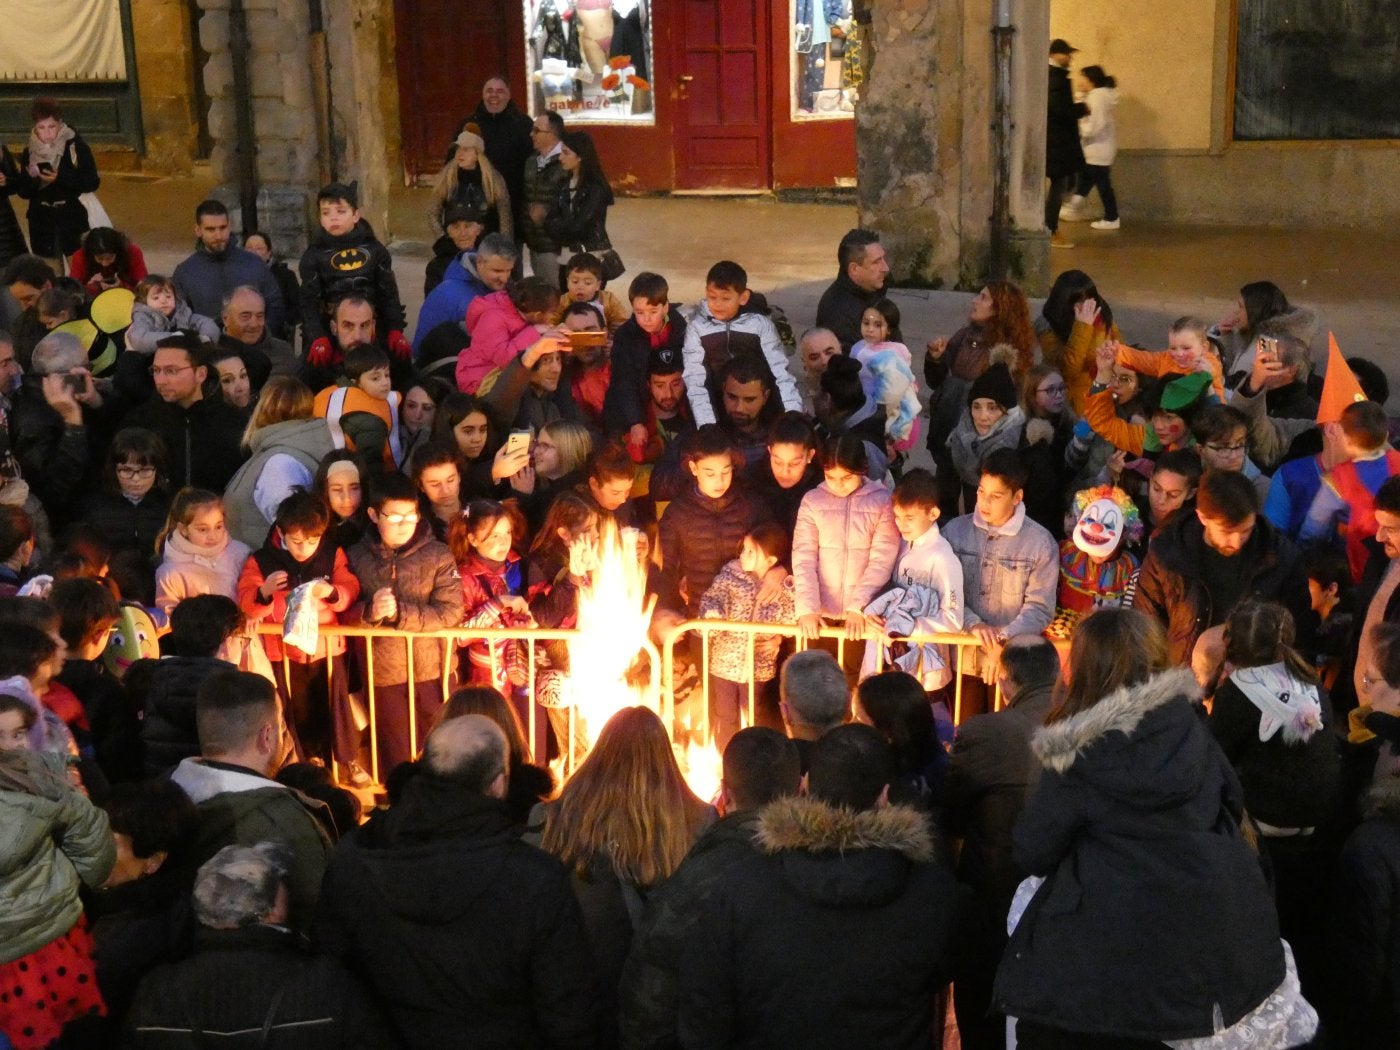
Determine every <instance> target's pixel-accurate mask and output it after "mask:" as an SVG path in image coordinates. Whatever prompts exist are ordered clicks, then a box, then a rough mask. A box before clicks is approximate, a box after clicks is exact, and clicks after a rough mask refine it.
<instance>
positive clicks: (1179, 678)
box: [996, 669, 1284, 1040]
mask: <svg viewBox="0 0 1400 1050" xmlns="http://www.w3.org/2000/svg"><path fill="white" fill-rule="evenodd" d="M1199 696H1200V690H1199V688H1198V687H1197V685H1196V682H1195V679H1194V678H1193V677H1192V675H1191V672H1190V671H1185V670H1179V669H1178V670H1172V671H1167V672H1164V673H1162V674H1159V675H1157V676H1156V677H1154V678H1151V679H1149V680H1148V681H1147V682H1145V683H1143V684H1141V685H1137V686H1133V687H1131V688H1127V689H1120V690H1117V691H1116V692H1113V693H1110V694H1109V695H1108V696H1106V697H1105V698H1104V699H1102V700H1100V701H1099V702H1098V703H1097V704H1095V705H1094V706H1093V707H1091V708H1089V709H1087V710H1085V711H1081V712H1079V713H1078V714H1076V715H1073V716H1071V717H1069V718H1067V719H1064V720H1063V721H1060V722H1057V723H1055V724H1053V725H1050V726H1047V727H1045V728H1044V729H1041V730H1040V731H1039V732H1038V733H1037V734H1036V736H1035V740H1034V747H1035V751H1036V754H1037V756H1038V757H1039V758H1040V762H1041V765H1042V766H1043V767H1044V768H1043V772H1042V774H1041V777H1040V782H1039V784H1038V785H1037V787H1036V790H1035V792H1034V793H1033V794H1032V795H1031V798H1030V801H1029V802H1028V803H1027V804H1026V808H1025V810H1024V812H1023V813H1022V814H1021V819H1020V820H1019V821H1018V822H1017V824H1016V830H1015V834H1014V839H1015V857H1016V862H1017V863H1018V864H1019V865H1020V866H1021V867H1022V869H1023V870H1025V871H1027V872H1030V873H1031V874H1032V875H1040V876H1044V877H1045V880H1046V881H1045V883H1044V884H1043V885H1042V886H1041V887H1040V889H1039V891H1038V892H1037V893H1036V895H1035V897H1034V899H1033V900H1031V902H1030V904H1029V905H1028V906H1027V908H1026V911H1025V913H1024V915H1022V917H1021V919H1020V922H1019V923H1018V925H1017V927H1016V930H1015V932H1014V933H1012V935H1011V941H1010V943H1009V944H1008V945H1007V948H1006V952H1005V953H1004V954H1003V956H1002V962H1001V968H1000V970H999V971H998V973H997V981H996V1003H997V1009H998V1010H1000V1011H1001V1012H1003V1013H1006V1014H1011V1015H1014V1016H1016V1017H1018V1018H1024V1019H1026V1020H1030V1021H1035V1022H1038V1023H1040V1024H1045V1025H1051V1026H1054V1027H1056V1028H1061V1029H1064V1030H1066V1031H1069V1032H1080V1033H1088V1034H1093V1035H1101V1036H1107V1037H1117V1038H1127V1039H1142V1040H1157V1039H1160V1040H1168V1039H1189V1038H1199V1037H1203V1036H1209V1035H1212V1034H1213V1033H1214V1031H1215V1021H1214V1018H1215V1015H1216V1012H1217V1010H1218V1011H1219V1013H1220V1015H1221V1016H1222V1017H1223V1020H1224V1023H1225V1024H1226V1025H1227V1026H1228V1025H1232V1024H1234V1023H1235V1022H1236V1021H1238V1020H1239V1019H1240V1018H1241V1017H1243V1016H1244V1015H1245V1014H1246V1013H1248V1012H1249V1011H1250V1010H1252V1009H1254V1008H1255V1007H1256V1006H1258V1005H1259V1004H1260V1003H1261V1002H1263V1001H1264V999H1265V998H1266V997H1267V996H1268V995H1269V994H1270V993H1272V992H1273V991H1274V989H1275V988H1277V987H1278V986H1279V984H1280V983H1281V982H1282V981H1283V976H1284V960H1283V946H1282V942H1281V941H1280V940H1279V929H1278V917H1277V915H1276V913H1275V911H1274V904H1273V900H1272V899H1271V897H1270V895H1269V889H1268V886H1267V885H1266V884H1265V882H1264V876H1263V873H1262V871H1261V869H1260V866H1259V859H1258V857H1257V856H1256V855H1255V854H1254V852H1253V851H1252V850H1251V849H1250V848H1249V846H1248V845H1246V844H1245V842H1244V839H1243V838H1242V837H1241V834H1240V828H1239V821H1240V819H1241V817H1242V815H1243V813H1244V794H1243V792H1242V791H1241V789H1240V783H1239V780H1237V779H1236V777H1235V773H1234V770H1232V769H1231V768H1230V764H1229V763H1228V762H1227V761H1226V760H1225V756H1224V755H1223V754H1222V753H1221V751H1220V748H1218V747H1217V746H1216V745H1215V742H1214V741H1213V740H1212V739H1211V737H1210V731H1209V730H1208V729H1207V728H1206V727H1205V725H1204V724H1203V723H1202V722H1201V719H1200V717H1199V716H1198V715H1197V714H1196V712H1195V710H1194V709H1193V706H1192V700H1193V699H1196V698H1198V697H1199ZM1145 936H1146V937H1147V941H1144V937H1145Z"/></svg>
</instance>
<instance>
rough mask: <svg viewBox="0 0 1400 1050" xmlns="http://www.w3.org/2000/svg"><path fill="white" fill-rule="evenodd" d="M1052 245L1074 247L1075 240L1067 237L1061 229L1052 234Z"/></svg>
mask: <svg viewBox="0 0 1400 1050" xmlns="http://www.w3.org/2000/svg"><path fill="white" fill-rule="evenodd" d="M1050 247H1052V248H1073V247H1074V242H1073V241H1072V240H1070V239H1069V238H1068V237H1066V236H1065V235H1064V234H1063V233H1061V232H1060V231H1059V230H1056V231H1055V232H1054V233H1052V234H1051V235H1050Z"/></svg>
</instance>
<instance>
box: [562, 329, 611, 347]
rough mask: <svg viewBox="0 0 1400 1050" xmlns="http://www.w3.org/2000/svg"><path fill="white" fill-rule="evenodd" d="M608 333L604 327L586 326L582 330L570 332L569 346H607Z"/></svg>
mask: <svg viewBox="0 0 1400 1050" xmlns="http://www.w3.org/2000/svg"><path fill="white" fill-rule="evenodd" d="M607 345H608V333H607V331H606V330H605V329H602V328H585V329H584V330H583V331H581V332H570V333H569V348H570V349H572V350H584V349H587V348H589V347H594V346H607Z"/></svg>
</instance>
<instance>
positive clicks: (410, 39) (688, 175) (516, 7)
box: [394, 0, 861, 191]
mask: <svg viewBox="0 0 1400 1050" xmlns="http://www.w3.org/2000/svg"><path fill="white" fill-rule="evenodd" d="M850 10H851V5H850V0H726V2H725V3H724V4H723V5H721V4H720V3H719V2H718V0H395V4H394V13H395V31H396V55H397V65H398V69H397V75H398V83H399V102H400V112H401V124H402V132H403V153H404V164H405V168H406V169H407V171H408V173H409V174H410V175H420V174H427V173H430V172H435V171H436V170H437V169H438V168H439V167H440V166H441V164H442V162H443V157H444V156H445V155H446V153H447V148H448V144H449V142H450V140H451V137H452V133H453V132H454V131H455V130H456V128H457V126H458V124H459V123H460V122H461V120H462V118H463V117H464V116H465V115H466V114H467V113H469V112H471V110H473V109H474V108H475V107H476V104H477V103H478V102H479V101H480V90H481V85H482V83H483V81H485V79H486V78H487V77H488V76H491V75H493V74H496V73H498V72H499V71H501V70H505V71H506V74H507V76H508V78H509V80H510V85H511V93H512V96H513V97H514V99H515V100H516V102H517V104H519V105H520V106H521V108H523V109H525V110H526V111H527V112H530V113H532V114H533V113H538V112H540V110H541V109H542V108H544V107H546V106H548V107H550V108H554V109H557V110H559V111H560V112H561V113H562V114H563V115H564V118H565V120H566V122H567V123H569V124H570V125H571V126H577V127H582V128H585V129H587V130H588V131H589V132H590V133H591V134H592V135H593V136H594V139H595V141H596V142H597V144H598V148H599V152H600V154H601V156H602V157H603V161H604V164H605V166H606V168H607V171H608V176H609V178H610V179H611V180H612V182H613V184H614V185H615V186H617V187H618V188H620V189H622V190H624V191H626V190H706V189H770V188H771V189H783V188H792V187H812V188H826V189H829V188H832V187H835V186H841V185H850V184H851V181H852V180H853V179H854V177H855V126H854V121H853V119H852V115H851V108H852V105H853V101H854V98H855V94H856V90H857V87H858V84H859V79H860V69H861V63H860V58H859V56H860V48H861V44H860V41H859V30H857V29H856V28H855V27H854V23H853V22H852V20H851V17H850ZM814 23H815V24H814ZM638 51H639V52H641V54H640V55H637V54H633V53H632V52H638ZM648 88H649V90H648Z"/></svg>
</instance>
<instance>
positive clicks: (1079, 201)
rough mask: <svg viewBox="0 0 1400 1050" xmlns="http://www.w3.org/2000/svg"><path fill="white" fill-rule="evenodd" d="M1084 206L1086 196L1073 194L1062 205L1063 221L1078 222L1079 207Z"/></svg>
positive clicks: (1061, 216)
mask: <svg viewBox="0 0 1400 1050" xmlns="http://www.w3.org/2000/svg"><path fill="white" fill-rule="evenodd" d="M1083 206H1084V198H1083V197H1081V196H1079V194H1077V193H1076V194H1072V195H1071V196H1070V198H1069V200H1067V201H1065V202H1064V204H1062V205H1061V206H1060V219H1061V221H1063V222H1076V221H1078V219H1079V218H1080V212H1079V209H1080V208H1082V207H1083Z"/></svg>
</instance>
